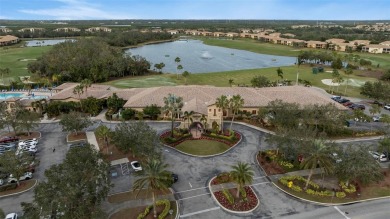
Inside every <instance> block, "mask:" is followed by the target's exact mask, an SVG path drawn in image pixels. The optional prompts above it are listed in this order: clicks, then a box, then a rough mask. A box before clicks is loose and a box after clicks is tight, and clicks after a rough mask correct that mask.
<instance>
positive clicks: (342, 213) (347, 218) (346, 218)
mask: <svg viewBox="0 0 390 219" xmlns="http://www.w3.org/2000/svg"><path fill="white" fill-rule="evenodd" d="M333 208H334V209H336V210H337V211H338V212H339V213H340V214H341V215H343V216H344V217H345V219H350V218H349V217H347V215H345V213H344V212H342V211H341V210H340V209H339V208H338V207H337V206H333Z"/></svg>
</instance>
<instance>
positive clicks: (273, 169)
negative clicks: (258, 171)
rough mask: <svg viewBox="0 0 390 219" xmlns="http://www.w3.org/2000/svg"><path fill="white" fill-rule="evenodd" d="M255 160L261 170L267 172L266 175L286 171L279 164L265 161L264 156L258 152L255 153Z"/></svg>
mask: <svg viewBox="0 0 390 219" xmlns="http://www.w3.org/2000/svg"><path fill="white" fill-rule="evenodd" d="M257 161H258V162H259V164H260V165H261V167H262V168H263V170H264V171H265V172H266V173H267V175H276V174H283V173H286V171H285V170H284V169H283V168H282V167H281V166H279V164H278V163H276V162H273V161H271V162H267V161H266V160H265V157H263V156H261V155H260V154H258V155H257Z"/></svg>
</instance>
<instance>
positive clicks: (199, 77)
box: [106, 66, 375, 97]
mask: <svg viewBox="0 0 390 219" xmlns="http://www.w3.org/2000/svg"><path fill="white" fill-rule="evenodd" d="M276 69H277V68H263V69H249V70H237V71H226V72H214V73H202V74H191V75H190V76H189V77H188V78H187V84H188V85H212V86H217V87H228V86H229V79H233V80H234V85H236V86H237V85H248V86H251V83H250V81H251V79H252V78H253V77H255V76H260V75H262V76H266V77H267V78H269V79H270V80H271V81H275V80H278V79H280V78H279V77H278V76H277V73H276ZM281 69H282V70H283V72H284V74H283V77H284V79H287V80H291V81H293V82H294V83H295V81H296V77H297V71H298V70H299V78H300V79H302V80H308V81H310V82H311V83H312V85H313V86H316V87H320V88H323V89H329V86H327V85H325V84H323V83H322V82H321V80H322V79H331V78H332V76H331V75H332V73H329V72H324V73H318V74H313V73H312V67H310V66H300V67H299V69H298V68H297V67H296V66H286V67H281ZM325 71H331V68H326V69H325ZM340 73H341V75H342V76H343V77H344V78H345V79H346V78H350V79H353V80H355V82H357V83H361V84H362V83H364V82H365V81H375V79H374V78H368V77H361V76H357V74H359V72H355V73H354V74H353V75H350V76H346V75H345V74H344V73H343V72H342V71H340ZM184 83H185V81H184V78H183V77H182V76H180V77H179V79H177V77H176V75H175V74H162V75H151V76H142V77H129V78H125V79H119V80H115V81H110V82H107V83H106V84H110V85H112V86H115V87H118V88H130V87H156V86H172V85H184ZM344 91H345V86H344V85H341V86H340V87H339V92H341V93H343V94H344ZM347 95H348V96H352V97H362V96H361V95H360V89H359V87H356V86H351V83H350V84H349V86H348V90H347Z"/></svg>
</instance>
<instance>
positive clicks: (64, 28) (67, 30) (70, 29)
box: [54, 27, 81, 33]
mask: <svg viewBox="0 0 390 219" xmlns="http://www.w3.org/2000/svg"><path fill="white" fill-rule="evenodd" d="M54 31H55V32H65V33H68V32H80V31H81V30H80V29H79V28H75V27H62V28H57V29H55V30H54Z"/></svg>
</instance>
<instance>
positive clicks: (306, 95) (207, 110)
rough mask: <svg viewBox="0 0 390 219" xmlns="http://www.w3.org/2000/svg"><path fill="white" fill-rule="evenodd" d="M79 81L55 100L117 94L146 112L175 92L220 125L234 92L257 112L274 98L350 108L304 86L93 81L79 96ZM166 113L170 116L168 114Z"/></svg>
mask: <svg viewBox="0 0 390 219" xmlns="http://www.w3.org/2000/svg"><path fill="white" fill-rule="evenodd" d="M76 85H78V84H77V83H65V84H62V85H60V86H58V87H57V88H54V89H53V90H54V91H55V92H56V93H55V94H54V95H53V96H52V97H51V100H52V101H53V100H58V101H79V100H80V99H85V98H87V97H89V96H92V97H95V98H97V99H106V98H108V97H110V96H112V94H113V93H116V94H117V95H118V97H120V98H123V99H124V100H126V103H125V105H124V108H131V109H134V110H137V111H142V110H143V109H144V108H145V107H146V106H150V105H152V104H155V105H157V106H159V107H163V106H164V100H163V99H164V97H167V96H168V94H174V95H175V96H179V97H182V98H183V103H184V106H183V108H182V109H181V112H182V113H183V112H185V111H187V112H190V111H193V112H194V113H195V114H196V115H207V123H208V124H209V125H210V126H211V124H212V122H213V121H216V122H217V123H218V124H219V125H220V124H221V123H220V121H222V117H221V116H222V115H224V116H228V117H229V116H231V112H229V111H226V112H222V110H221V109H219V108H217V107H216V106H215V101H216V99H217V98H218V97H220V96H222V95H226V96H227V97H228V98H230V97H232V96H233V95H238V94H239V95H240V96H241V97H242V98H243V99H244V102H245V103H244V106H243V107H242V108H241V111H243V112H248V113H251V114H257V112H258V109H259V108H260V107H265V106H267V105H268V103H269V102H270V101H273V100H276V99H279V100H282V101H284V102H288V103H298V104H300V105H309V104H319V105H325V104H333V105H335V106H336V107H337V108H338V109H341V110H344V109H346V108H345V107H344V106H342V105H340V104H336V103H335V102H334V101H332V100H331V99H330V98H329V97H328V96H327V95H325V94H323V93H322V92H320V91H318V90H317V89H314V88H308V87H303V86H282V87H267V88H250V87H212V86H175V87H153V88H131V89H116V88H113V87H111V86H108V85H96V84H93V85H92V86H91V87H90V88H88V93H87V92H84V93H83V94H81V95H80V97H78V95H76V94H74V93H73V89H74V87H75V86H76ZM162 116H166V115H165V114H164V113H163V114H162Z"/></svg>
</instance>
